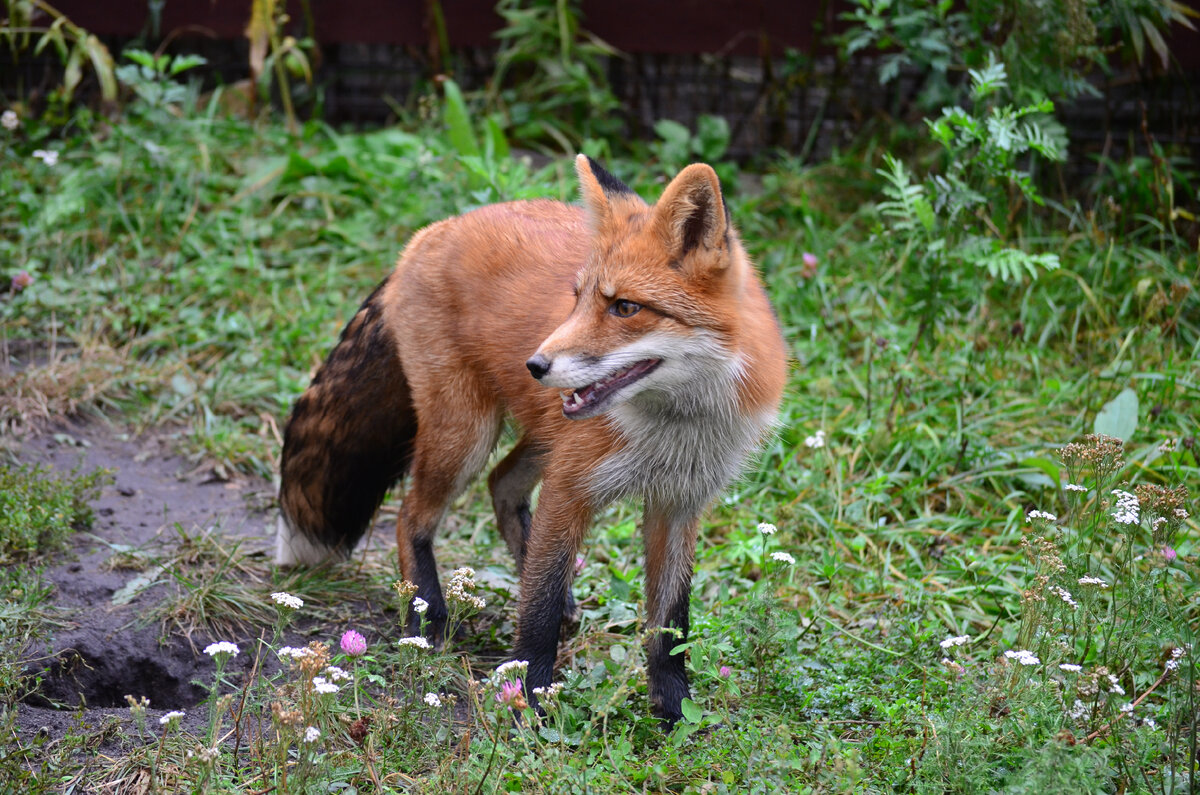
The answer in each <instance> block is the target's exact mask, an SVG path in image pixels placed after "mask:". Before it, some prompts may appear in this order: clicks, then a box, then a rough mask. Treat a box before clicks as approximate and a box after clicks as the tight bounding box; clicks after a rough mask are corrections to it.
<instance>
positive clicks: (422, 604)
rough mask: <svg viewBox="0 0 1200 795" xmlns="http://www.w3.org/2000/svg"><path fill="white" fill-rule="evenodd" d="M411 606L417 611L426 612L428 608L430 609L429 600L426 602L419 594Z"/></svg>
mask: <svg viewBox="0 0 1200 795" xmlns="http://www.w3.org/2000/svg"><path fill="white" fill-rule="evenodd" d="M409 606H410V607H411V608H412V609H413V611H414V612H416V613H424V612H425V611H426V610H428V609H429V602H426V601H425V600H424V599H422V598H421V597H419V596H418V597H415V598H414V599H413V600H412V604H411V605H409Z"/></svg>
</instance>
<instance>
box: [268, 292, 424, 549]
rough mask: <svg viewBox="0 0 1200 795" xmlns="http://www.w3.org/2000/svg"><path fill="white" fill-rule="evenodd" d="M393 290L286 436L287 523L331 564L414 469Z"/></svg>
mask: <svg viewBox="0 0 1200 795" xmlns="http://www.w3.org/2000/svg"><path fill="white" fill-rule="evenodd" d="M385 284H387V282H386V280H385V281H384V282H383V284H380V285H379V286H378V287H376V288H375V291H374V292H372V293H371V295H370V296H369V297H368V298H367V300H366V301H364V302H363V304H362V306H361V307H360V308H359V310H358V312H357V314H355V316H354V318H353V319H352V320H351V321H350V322H349V323H348V324H347V325H346V328H345V329H344V330H343V331H342V336H341V339H339V340H338V344H337V345H336V346H335V347H334V349H333V350H332V351H331V352H330V354H329V357H328V358H327V359H326V360H325V363H324V364H322V365H321V369H320V370H318V371H317V374H316V376H315V377H314V378H313V380H312V382H311V383H310V384H309V386H308V389H306V390H305V392H304V394H303V395H301V396H300V399H299V400H297V401H296V405H295V407H294V408H293V409H292V415H291V417H290V418H289V419H288V423H287V428H286V429H285V431H284V435H283V457H282V460H281V461H280V465H279V474H280V485H279V505H280V508H281V510H282V512H283V520H284V521H285V522H286V523H287V524H288V525H289V526H290V528H291V531H292V533H293V534H294V535H295V536H299V538H300V539H302V540H307V541H308V542H311V543H312V544H314V545H316V546H317V547H318V549H320V548H324V549H323V550H321V551H325V550H328V554H329V555H330V556H333V555H339V554H340V555H341V556H343V557H344V556H347V555H349V554H350V552H351V550H353V548H354V545H355V544H357V543H358V540H359V539H360V538H361V537H362V535H363V533H364V532H365V531H366V529H367V527H368V526H369V524H370V522H371V519H372V517H373V516H374V515H375V511H376V510H377V509H378V508H379V504H380V503H381V502H382V501H383V498H384V496H386V495H387V492H388V490H389V489H390V488H391V487H392V486H393V485H395V483H396V482H397V481H398V480H399V479H400V478H401V477H403V475H404V473H405V471H406V470H407V469H408V464H409V459H410V457H411V455H412V442H413V437H414V436H415V435H416V432H417V416H416V413H415V411H414V410H413V405H412V399H411V396H410V394H409V388H408V380H407V379H406V378H405V377H404V370H403V369H402V367H401V366H400V358H399V356H398V355H397V350H396V345H395V343H394V340H393V337H392V333H391V331H390V330H389V329H388V327H387V324H386V322H385V319H384V312H383V305H382V296H383V287H384V285H385ZM282 541H283V530H282V528H281V543H282ZM296 546H297V547H300V546H303V544H302V543H301V544H297V545H296ZM286 557H287V556H286V555H283V554H281V553H277V558H279V559H280V562H304V563H315V562H317V561H316V560H313V559H312V557H313V556H312V555H304V554H301V555H300V556H299V557H298V558H297V559H296V560H291V561H288V560H285V559H284V558H286Z"/></svg>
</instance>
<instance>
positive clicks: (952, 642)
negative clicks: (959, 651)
mask: <svg viewBox="0 0 1200 795" xmlns="http://www.w3.org/2000/svg"><path fill="white" fill-rule="evenodd" d="M970 640H971V636H970V635H955V636H954V637H952V638H946V639H945V640H943V641H941V642H940V643H939V644H938V645H939V646H941V647H942V648H943V649H949V648H950V647H952V646H962V645H964V644H966V643H969V642H970Z"/></svg>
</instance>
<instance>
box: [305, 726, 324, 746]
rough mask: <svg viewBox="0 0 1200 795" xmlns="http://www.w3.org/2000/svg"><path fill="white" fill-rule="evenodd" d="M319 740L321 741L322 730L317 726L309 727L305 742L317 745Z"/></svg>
mask: <svg viewBox="0 0 1200 795" xmlns="http://www.w3.org/2000/svg"><path fill="white" fill-rule="evenodd" d="M319 739H321V730H320V729H318V728H317V727H316V726H309V727H308V728H307V729H305V730H304V742H306V743H315V742H316V741H317V740H319Z"/></svg>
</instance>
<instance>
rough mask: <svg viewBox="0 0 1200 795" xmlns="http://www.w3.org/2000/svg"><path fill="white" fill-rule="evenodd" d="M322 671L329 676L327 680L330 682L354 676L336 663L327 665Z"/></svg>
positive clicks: (349, 678) (343, 680)
mask: <svg viewBox="0 0 1200 795" xmlns="http://www.w3.org/2000/svg"><path fill="white" fill-rule="evenodd" d="M323 673H324V674H325V676H327V677H329V681H331V682H346V681H349V680H351V679H353V678H354V677H352V676H350V674H348V673H346V672H345V671H344V670H342V669H341V668H338V667H337V666H336V665H330V666H328V667H327V668H326V669H325V670H324V671H323Z"/></svg>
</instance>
